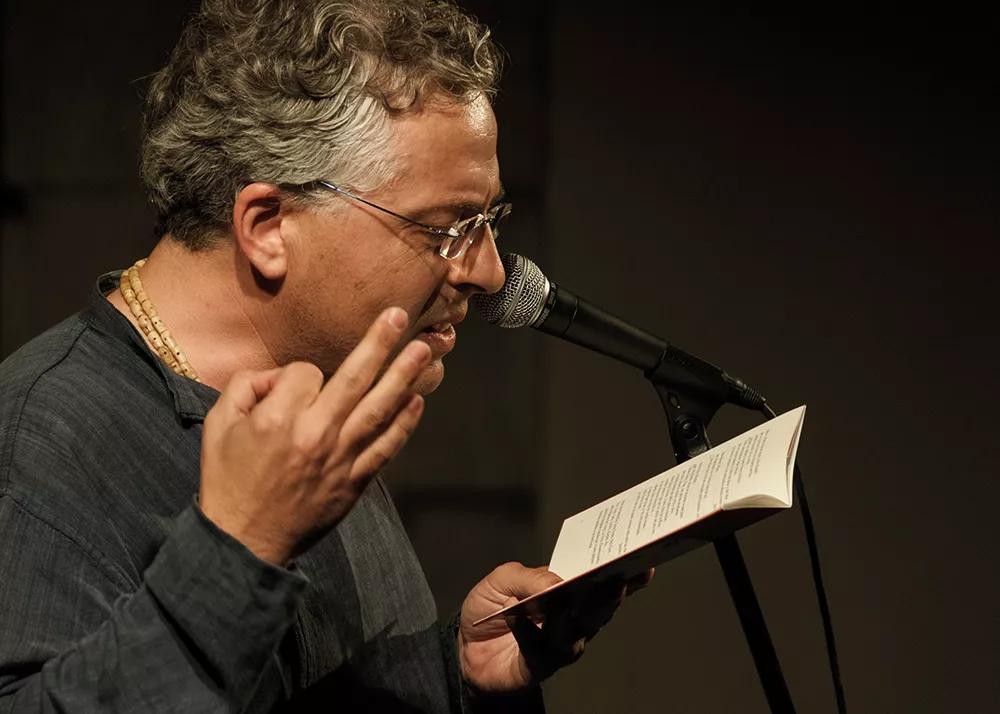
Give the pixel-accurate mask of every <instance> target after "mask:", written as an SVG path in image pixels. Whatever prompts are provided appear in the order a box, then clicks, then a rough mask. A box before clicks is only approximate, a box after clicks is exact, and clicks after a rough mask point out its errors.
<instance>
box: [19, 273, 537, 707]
mask: <svg viewBox="0 0 1000 714" xmlns="http://www.w3.org/2000/svg"><path fill="white" fill-rule="evenodd" d="M118 277H119V274H118V273H109V274H107V275H104V276H102V277H101V279H100V280H99V281H98V285H97V289H96V290H95V291H94V292H93V294H92V295H91V298H90V301H89V303H88V305H87V308H86V309H85V310H84V311H83V312H81V313H79V314H78V315H75V316H73V317H71V318H69V319H67V320H66V321H64V322H62V323H61V324H59V325H57V326H56V327H54V328H52V329H51V330H49V331H48V332H46V333H45V334H43V335H41V336H40V337H38V338H36V339H35V340H33V341H31V342H30V343H28V344H27V345H25V346H24V347H22V348H21V349H20V350H18V351H17V352H15V353H14V354H13V355H11V356H10V357H9V358H8V359H7V360H6V361H4V363H3V364H2V365H0V713H2V712H43V711H44V712H56V711H58V712H98V711H100V712H104V711H107V712H112V711H114V712H117V711H122V712H124V711H128V712H138V711H141V712H167V711H170V712H203V711H205V712H207V711H213V712H214V711H249V712H265V711H277V710H287V711H294V712H303V711H306V712H308V711H377V712H414V711H420V712H445V711H458V710H461V711H468V712H472V711H477V710H479V709H481V708H484V707H486V706H487V705H488V706H489V710H491V711H492V710H494V708H495V706H497V705H500V706H502V707H504V708H511V709H517V710H518V711H523V710H531V711H536V710H540V709H541V696H540V691H539V690H536V691H535V692H533V693H532V695H531V696H529V697H527V698H518V699H517V700H513V699H512V700H509V701H507V702H506V703H504V700H502V699H501V700H498V701H495V702H492V703H489V702H483V701H477V702H474V701H470V700H469V699H468V696H467V693H463V688H462V687H461V685H460V677H459V674H458V667H457V662H456V658H455V643H454V638H455V629H454V627H455V625H454V621H452V623H451V624H450V626H444V627H442V626H439V624H438V623H437V621H436V620H437V616H436V609H435V605H434V601H433V598H432V596H431V593H430V590H429V588H428V586H427V583H426V580H425V577H424V574H423V571H422V570H421V567H420V564H419V563H418V561H417V559H416V556H415V555H414V553H413V549H412V547H411V545H410V542H409V539H408V538H407V536H406V533H405V531H404V529H403V527H402V524H401V523H400V520H399V516H398V514H397V513H396V510H395V508H394V506H393V504H392V501H391V499H390V497H389V495H388V492H387V491H386V489H385V485H384V484H383V483H382V482H381V481H380V480H378V479H376V480H375V481H374V482H373V483H372V485H371V486H370V487H369V488H368V489H367V490H366V491H365V493H364V495H363V496H362V498H361V499H360V500H359V501H358V503H357V505H356V506H355V507H354V508H353V510H352V511H351V512H350V513H349V515H348V516H347V517H346V518H345V519H344V520H343V521H342V522H341V523H340V524H338V526H337V527H336V528H335V529H334V530H333V531H331V533H330V534H329V535H328V536H327V537H325V538H323V539H322V540H321V541H320V542H319V543H318V544H317V545H316V546H314V547H313V548H312V549H311V550H310V551H309V552H308V553H307V554H305V555H304V556H303V557H302V558H300V559H299V560H298V561H297V563H296V566H295V567H294V569H291V570H287V569H283V568H278V567H275V566H272V565H270V564H268V563H265V562H263V561H261V560H259V559H257V558H256V557H254V556H253V554H252V553H250V552H249V551H248V550H247V549H246V548H244V547H243V546H242V545H241V544H240V543H239V542H237V541H236V540H235V539H233V538H231V537H230V536H228V535H227V534H225V533H223V532H222V531H220V530H219V529H217V528H216V527H215V526H214V525H213V524H212V523H211V522H210V521H209V520H208V519H206V518H205V517H204V516H203V515H202V514H201V512H200V511H199V510H198V508H197V506H196V505H195V504H194V503H193V501H192V498H193V495H194V494H195V493H197V489H198V465H199V455H200V445H201V432H202V423H203V420H204V417H205V414H206V412H207V411H208V409H209V408H210V407H211V405H212V404H213V403H214V402H215V399H216V398H217V397H218V392H216V391H215V390H214V389H211V388H209V387H207V386H204V385H201V384H198V383H196V382H193V381H191V380H188V379H185V378H183V377H179V376H177V375H175V374H174V373H172V372H171V371H170V370H168V369H167V368H166V367H165V366H164V365H163V364H162V363H161V362H160V361H159V360H158V359H156V358H155V356H154V355H153V354H152V353H151V352H150V351H149V350H148V349H147V348H146V345H145V343H144V341H143V340H142V338H141V336H140V335H139V334H138V333H137V332H136V331H135V330H134V329H133V328H132V325H131V323H129V321H128V320H126V319H125V317H124V316H123V315H121V314H120V313H119V312H118V311H117V310H116V309H115V308H114V307H113V306H112V305H111V304H110V303H108V302H107V300H106V299H105V298H104V297H103V295H104V294H106V293H107V292H109V291H110V290H113V289H115V288H116V286H117V280H118ZM442 638H443V639H442ZM442 642H443V643H444V646H442Z"/></svg>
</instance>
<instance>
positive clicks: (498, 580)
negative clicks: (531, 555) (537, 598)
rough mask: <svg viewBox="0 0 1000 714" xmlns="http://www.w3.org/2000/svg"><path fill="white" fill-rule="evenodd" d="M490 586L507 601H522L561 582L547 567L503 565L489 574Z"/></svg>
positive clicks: (516, 564)
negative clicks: (513, 599) (512, 599)
mask: <svg viewBox="0 0 1000 714" xmlns="http://www.w3.org/2000/svg"><path fill="white" fill-rule="evenodd" d="M488 579H489V581H490V585H491V586H492V587H493V589H494V590H496V591H497V592H498V593H500V594H502V595H504V596H506V599H507V600H510V598H512V597H513V598H516V599H517V600H523V599H524V598H526V597H530V596H531V595H534V594H535V593H538V592H541V591H542V590H545V589H546V588H550V587H552V586H553V585H555V584H556V583H559V582H561V581H562V578H560V577H559V576H558V575H556V574H555V573H553V572H551V571H550V570H549V569H548V568H547V567H540V568H528V567H525V566H524V565H522V564H521V563H504V564H503V565H501V566H498V567H497V568H496V569H494V570H493V572H492V573H490V574H489V576H488Z"/></svg>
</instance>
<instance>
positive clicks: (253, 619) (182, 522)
mask: <svg viewBox="0 0 1000 714" xmlns="http://www.w3.org/2000/svg"><path fill="white" fill-rule="evenodd" d="M0 543H2V544H3V546H2V547H0V574H2V576H0V623H2V626H0V713H4V714H6V713H11V714H14V713H17V714H21V713H24V714H28V713H29V712H30V713H34V712H67V713H73V712H125V711H128V712H136V711H143V712H207V711H239V710H241V709H243V708H244V706H245V705H246V703H247V702H248V701H249V700H250V698H251V696H252V695H253V692H254V690H255V688H256V685H257V682H258V681H259V679H260V677H261V675H262V673H263V672H264V670H265V668H266V667H267V665H268V662H269V660H270V658H271V657H273V656H274V653H275V652H276V650H277V647H278V645H279V643H280V641H281V639H282V637H283V636H284V634H285V633H286V631H287V630H288V628H289V626H290V625H291V623H292V622H293V620H294V618H295V613H296V610H297V607H298V603H299V601H300V599H301V596H302V592H303V590H304V589H305V586H306V582H307V581H306V579H305V578H304V577H303V576H302V575H301V574H299V573H297V572H294V571H290V570H286V569H284V568H279V567H276V566H273V565H271V564H269V563H265V562H264V561H261V560H259V559H257V558H256V557H255V556H254V555H253V554H252V553H250V551H249V550H247V549H246V548H245V547H244V546H243V545H242V544H241V543H239V542H238V541H237V540H235V539H234V538H232V537H230V536H229V535H227V534H226V533H224V532H222V531H221V530H219V529H218V528H217V527H215V525H214V524H212V523H211V521H209V520H208V519H207V518H206V517H205V516H204V515H203V514H202V513H201V511H200V510H199V509H198V508H197V507H196V506H195V505H193V504H192V505H191V506H189V507H188V508H187V509H185V510H184V511H183V512H182V513H181V514H180V515H179V516H178V517H177V519H176V521H175V522H174V524H173V528H172V530H171V532H170V535H169V536H168V537H167V539H166V541H165V542H164V543H163V545H162V546H161V547H160V550H159V551H158V552H157V554H156V556H155V557H154V559H153V561H152V562H151V563H150V565H149V567H148V568H147V569H146V571H145V573H144V575H143V578H142V582H141V583H140V584H139V586H138V588H137V589H135V590H134V591H132V592H127V591H122V588H121V587H120V586H115V585H114V582H115V579H114V578H113V577H110V576H109V574H108V571H107V569H106V568H104V567H102V564H101V562H100V560H99V559H98V558H95V556H94V554H93V553H91V552H89V551H88V550H87V549H86V548H83V547H81V545H80V544H79V543H77V542H76V541H75V540H74V539H73V538H71V537H70V536H69V535H67V534H66V533H65V532H63V530H61V529H60V528H59V527H58V525H57V524H53V523H49V522H47V521H45V520H43V519H42V518H40V517H39V516H38V515H36V514H34V513H32V512H30V511H29V510H27V509H26V508H25V507H24V506H23V505H22V504H21V503H19V502H17V501H15V500H14V499H13V498H12V497H10V496H3V497H0Z"/></svg>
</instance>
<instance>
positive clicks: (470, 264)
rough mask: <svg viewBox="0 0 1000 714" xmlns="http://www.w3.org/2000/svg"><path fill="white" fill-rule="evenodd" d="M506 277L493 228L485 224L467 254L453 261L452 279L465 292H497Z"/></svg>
mask: <svg viewBox="0 0 1000 714" xmlns="http://www.w3.org/2000/svg"><path fill="white" fill-rule="evenodd" d="M506 277H507V276H506V274H505V273H504V269H503V263H502V262H501V261H500V253H499V252H498V251H497V244H496V241H495V240H494V239H493V230H492V229H491V228H490V227H489V225H488V224H487V225H484V226H483V228H482V234H481V235H480V236H478V237H477V238H476V239H475V240H474V241H473V242H472V245H470V246H469V248H468V250H466V251H465V255H462V256H461V257H459V258H456V259H455V260H454V261H452V266H451V275H450V281H451V283H452V284H453V285H455V287H457V288H459V289H463V292H472V293H495V292H496V291H497V290H499V289H500V288H502V287H503V283H504V280H505V279H506Z"/></svg>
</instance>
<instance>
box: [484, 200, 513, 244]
mask: <svg viewBox="0 0 1000 714" xmlns="http://www.w3.org/2000/svg"><path fill="white" fill-rule="evenodd" d="M510 209H511V205H510V204H509V203H501V204H500V205H499V206H497V207H496V208H494V209H493V211H492V212H491V215H490V217H489V218H488V219H487V223H489V224H490V233H492V234H493V240H496V239H497V238H499V237H500V224H502V223H503V222H504V220H505V219H506V218H507V216H509V215H510Z"/></svg>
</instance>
